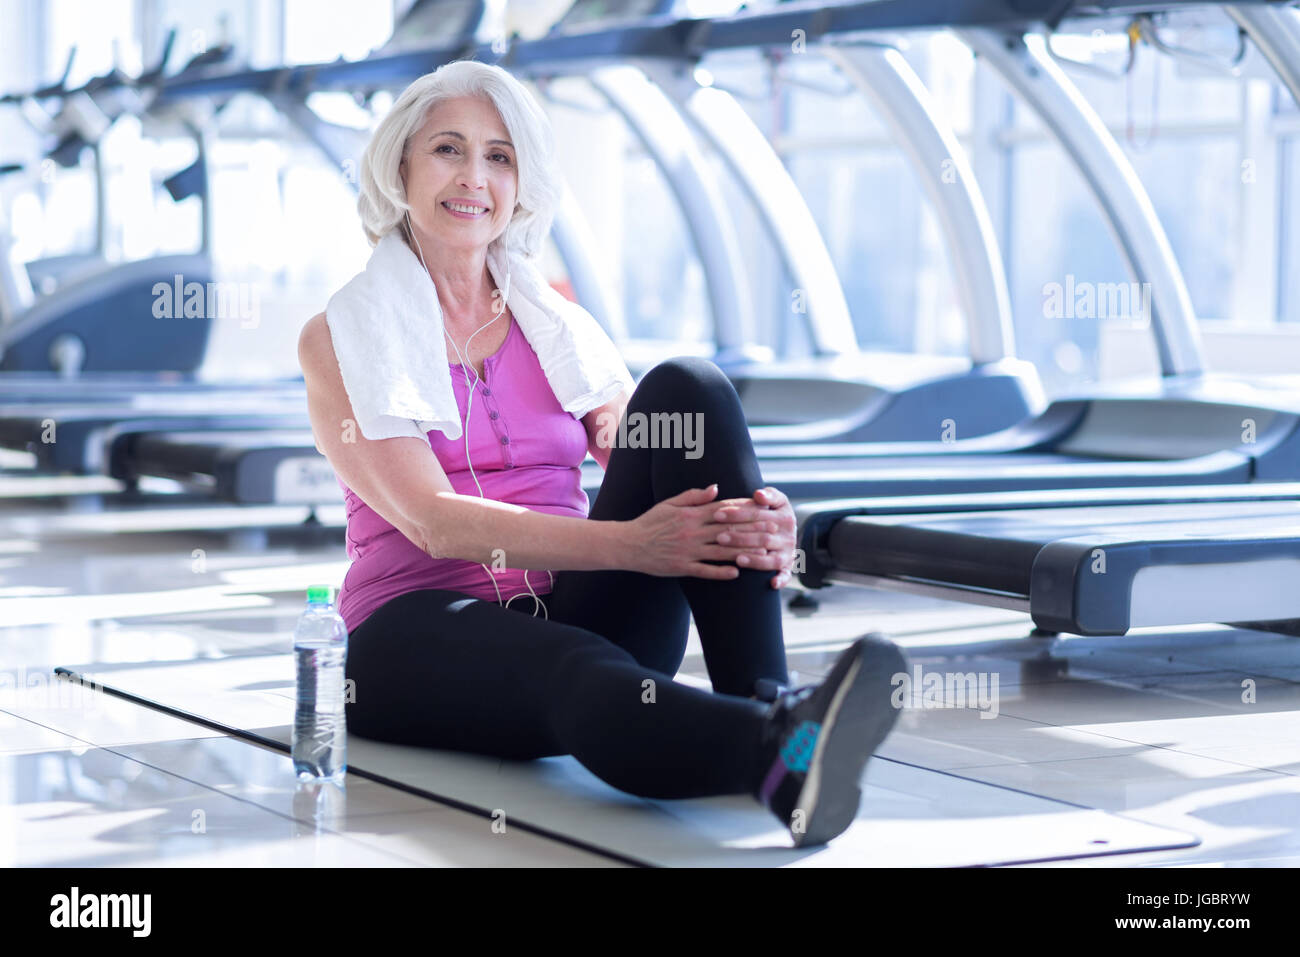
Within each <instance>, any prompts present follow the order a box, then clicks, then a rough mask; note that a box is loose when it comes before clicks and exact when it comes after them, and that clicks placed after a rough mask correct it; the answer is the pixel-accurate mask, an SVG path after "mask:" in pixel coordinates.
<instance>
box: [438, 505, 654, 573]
mask: <svg viewBox="0 0 1300 957" xmlns="http://www.w3.org/2000/svg"><path fill="white" fill-rule="evenodd" d="M436 499H437V501H436V502H434V503H433V504H432V506H431V508H430V510H429V511H430V512H431V513H432V514H430V515H429V516H428V517H427V518H426V520H425V521H422V522H421V523H420V525H421V528H422V530H423V532H424V536H423V537H424V545H423V547H424V550H425V551H426V552H427V553H428V554H429V555H431V556H432V557H434V558H459V559H463V560H465V561H474V562H482V563H483V564H485V565H493V564H494V563H495V564H496V565H497V566H499V567H505V568H538V569H541V568H546V569H550V570H551V571H563V570H565V569H572V570H575V571H599V570H609V569H628V570H635V569H634V566H633V565H632V563H631V562H630V561H629V556H630V554H631V550H630V549H629V548H628V543H627V540H626V534H627V524H628V523H626V522H616V521H593V520H592V519H589V518H577V517H573V516H568V515H548V514H547V513H545V512H535V511H533V510H531V509H527V508H524V507H523V506H522V505H510V504H507V503H505V502H498V501H495V500H493V499H483V498H478V497H477V496H473V495H459V494H457V493H455V492H441V493H439V494H438V495H437V496H436Z"/></svg>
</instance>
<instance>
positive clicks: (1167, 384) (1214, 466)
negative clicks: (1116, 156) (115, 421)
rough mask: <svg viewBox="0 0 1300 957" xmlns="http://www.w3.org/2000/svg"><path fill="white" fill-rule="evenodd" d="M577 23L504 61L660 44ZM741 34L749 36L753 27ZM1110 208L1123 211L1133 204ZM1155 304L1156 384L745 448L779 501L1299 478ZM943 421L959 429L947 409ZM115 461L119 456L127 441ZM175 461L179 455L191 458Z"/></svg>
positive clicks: (143, 462)
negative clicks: (907, 433)
mask: <svg viewBox="0 0 1300 957" xmlns="http://www.w3.org/2000/svg"><path fill="white" fill-rule="evenodd" d="M885 6H888V5H877V4H862V3H858V4H849V5H845V6H844V7H839V8H835V10H836V15H837V16H845V17H848V16H853V17H856V18H858V19H857V20H855V21H853V22H855V23H856V22H858V21H862V22H863V25H865V20H866V19H869V18H870V17H872V16H874V15H875V11H877V10H883V8H884V7H885ZM919 12H920V13H924V14H926V15H927V16H929V15H934V14H935V13H936V10H932V9H929V7H927V8H926V10H924V11H919ZM895 13H897V11H895ZM788 16H791V17H796V18H797V17H800V16H805V12H804V11H799V12H798V13H797V14H796V13H794V12H793V11H792V12H791V13H790V14H788ZM864 18H865V19H864ZM763 20H764V16H763V15H761V14H760V15H755V16H749V17H737V18H731V19H725V20H721V21H710V22H709V26H710V30H709V31H706V34H707V38H712V39H713V40H716V42H717V43H719V44H720V45H725V44H726V43H728V42H731V41H730V40H729V39H728V37H729V36H730V35H731V34H732V33H735V32H741V33H744V32H745V31H746V30H748V31H750V33H752V29H751V28H752V26H753V24H755V23H757V22H761V21H763ZM792 22H793V21H792ZM742 27H743V29H742ZM591 29H592V31H593V32H592V33H591V34H584V35H581V36H572V37H571V36H567V35H562V36H555V35H547V36H546V37H543V38H541V39H540V40H537V41H529V42H528V43H525V44H520V45H519V46H518V48H517V49H515V50H514V51H512V54H511V62H512V66H513V64H515V63H520V62H528V61H530V59H531V60H536V61H538V62H546V61H547V58H548V57H551V58H552V59H553V58H554V57H555V56H556V55H558V54H557V53H555V52H554V51H556V50H557V48H559V49H560V50H563V51H566V52H567V53H568V54H569V55H581V49H582V48H580V47H576V46H575V45H576V44H579V43H580V41H582V42H586V43H587V44H588V45H591V44H596V45H597V46H599V47H601V48H602V49H603V48H604V47H605V46H608V44H609V43H612V42H614V41H615V40H617V41H618V42H619V43H623V44H631V46H632V50H633V52H635V51H636V50H638V49H640V46H638V44H640V45H645V44H649V43H650V42H651V40H654V41H655V42H657V43H660V44H661V45H662V43H664V42H667V39H666V38H665V35H664V33H663V29H664V28H663V24H662V23H661V22H659V21H655V22H654V23H651V24H649V25H644V26H634V27H631V28H627V30H626V31H619V30H604V31H602V30H601V29H600V28H599V23H596V24H593V25H591ZM702 35H704V34H702ZM747 35H748V34H747ZM763 35H766V34H763ZM592 37H594V38H595V39H592ZM744 42H745V43H750V42H753V37H752V36H748V39H746V40H744ZM535 44H536V45H541V46H542V49H541V50H540V51H539V52H534V53H531V54H530V53H529V48H530V47H531V46H533V45H535ZM742 45H743V44H742ZM697 46H698V44H697ZM618 49H620V50H621V49H622V47H618ZM656 49H657V48H656ZM547 51H552V52H549V53H548V52H547ZM575 51H576V52H575ZM1040 72H1043V71H1040ZM1037 96H1038V97H1039V99H1038V100H1036V101H1035V102H1036V103H1037V104H1038V105H1039V106H1040V107H1041V106H1042V105H1043V104H1044V103H1045V102H1046V100H1045V99H1044V97H1045V94H1043V93H1041V92H1039V93H1038V94H1037ZM1067 99H1070V102H1074V99H1072V98H1067ZM1084 125H1086V124H1084ZM1079 161H1080V163H1083V162H1084V161H1085V159H1084V158H1081V159H1080V160H1079ZM1111 161H1113V159H1112V160H1111ZM1090 162H1092V164H1093V166H1094V167H1097V166H1099V164H1100V163H1101V161H1099V160H1096V159H1091V160H1090ZM1090 172H1091V173H1092V174H1093V175H1092V177H1091V179H1092V181H1094V182H1095V183H1102V184H1106V183H1109V182H1110V180H1111V179H1113V180H1115V182H1116V183H1117V184H1118V185H1112V186H1111V187H1110V188H1111V193H1107V194H1106V198H1107V199H1108V200H1115V199H1116V196H1117V195H1119V196H1120V198H1122V192H1121V193H1116V192H1115V191H1117V190H1119V191H1122V190H1124V189H1128V190H1133V189H1135V188H1136V187H1134V185H1133V180H1132V177H1130V176H1118V175H1116V176H1109V175H1108V170H1106V169H1099V168H1090ZM1109 172H1113V171H1109ZM1121 172H1122V171H1121ZM1096 188H1097V189H1098V190H1100V189H1101V187H1100V186H1097V187H1096ZM1139 191H1140V190H1139ZM1111 205H1114V204H1111ZM1119 205H1120V206H1121V207H1122V208H1123V209H1125V210H1128V209H1130V208H1131V207H1138V206H1143V204H1140V203H1136V202H1134V203H1122V204H1119ZM1145 205H1146V206H1149V204H1145ZM1107 208H1110V206H1108V207H1107ZM1121 218H1122V217H1121ZM1120 227H1122V228H1120ZM1117 230H1118V231H1119V232H1120V234H1121V235H1122V236H1123V237H1124V239H1125V243H1126V246H1125V248H1126V249H1130V250H1136V251H1141V250H1142V249H1144V248H1145V247H1147V246H1155V247H1160V245H1161V244H1160V243H1157V242H1154V240H1153V239H1152V237H1157V238H1158V237H1159V236H1163V233H1162V232H1160V228H1159V224H1158V223H1157V222H1154V221H1152V220H1151V218H1150V217H1148V218H1146V219H1142V218H1138V219H1136V220H1133V221H1128V220H1125V221H1123V222H1122V223H1120V224H1118V225H1117ZM1165 245H1167V244H1165ZM1158 251H1159V250H1158V249H1157V252H1158ZM1132 255H1133V256H1134V257H1136V258H1135V262H1136V263H1137V266H1141V267H1142V269H1137V266H1135V269H1137V273H1138V275H1146V274H1147V272H1150V273H1151V274H1152V275H1155V276H1157V277H1160V276H1163V277H1164V278H1165V279H1166V280H1170V277H1169V276H1168V275H1165V274H1163V273H1161V272H1160V270H1161V269H1162V268H1165V267H1168V268H1171V269H1172V270H1173V272H1172V280H1171V281H1173V282H1174V284H1175V285H1178V284H1179V283H1181V278H1180V277H1179V276H1178V274H1177V267H1176V263H1175V264H1172V265H1171V264H1170V263H1167V262H1164V261H1163V260H1161V259H1160V258H1159V256H1156V254H1155V253H1152V254H1151V255H1152V256H1156V258H1155V260H1154V261H1153V262H1154V264H1153V263H1151V262H1146V261H1143V260H1140V257H1138V253H1137V252H1133V254H1132ZM1143 270H1146V271H1145V272H1144V271H1143ZM1166 300H1168V301H1169V302H1172V303H1173V305H1171V306H1170V307H1169V308H1167V309H1165V308H1158V309H1157V311H1156V313H1155V315H1154V317H1153V322H1152V328H1153V332H1154V334H1155V336H1156V339H1157V346H1158V351H1159V352H1160V355H1161V359H1162V366H1163V371H1164V372H1165V373H1166V374H1165V377H1164V378H1163V379H1162V381H1161V382H1160V383H1159V384H1157V385H1153V386H1146V385H1144V386H1140V387H1137V388H1127V387H1113V388H1111V389H1109V390H1108V391H1106V392H1103V393H1101V394H1097V395H1093V396H1088V397H1081V398H1073V399H1063V400H1059V401H1057V402H1054V403H1052V405H1050V406H1049V407H1048V408H1047V410H1046V411H1045V412H1044V413H1042V414H1041V415H1040V416H1038V417H1036V418H1034V419H1031V420H1030V421H1028V422H1025V423H1023V424H1020V425H1017V426H1013V427H1011V428H1009V429H1005V430H1002V431H1001V432H997V433H993V434H990V435H986V436H978V437H975V438H960V437H959V438H957V439H956V440H955V441H953V442H950V443H943V442H941V443H936V442H934V441H928V442H920V441H917V442H906V441H900V442H886V443H834V444H825V443H822V444H818V445H816V446H808V445H803V444H799V443H791V444H789V445H781V444H763V445H762V446H761V447H760V448H759V449H758V451H759V454H760V459H761V463H762V471H763V475H764V480H765V481H766V482H767V483H769V484H772V485H775V486H777V487H779V488H781V489H783V490H784V491H785V492H786V493H787V494H788V495H790V496H791V497H792V498H795V499H809V498H826V497H846V496H881V495H901V494H914V493H916V492H918V491H923V492H925V493H926V494H936V495H937V494H954V493H980V492H992V491H999V490H1008V489H1042V488H1047V489H1073V488H1089V487H1114V488H1123V487H1134V486H1148V487H1158V486H1168V485H1184V486H1197V485H1222V484H1229V483H1230V484H1243V483H1248V482H1258V481H1278V480H1294V479H1297V478H1300V435H1297V426H1298V425H1300V404H1297V400H1296V398H1295V397H1294V396H1286V395H1284V394H1283V395H1279V394H1275V393H1269V392H1268V391H1267V390H1264V389H1261V388H1252V387H1248V386H1244V385H1241V384H1240V383H1235V382H1232V381H1229V380H1227V379H1220V378H1215V377H1211V376H1206V375H1204V374H1202V373H1201V372H1200V368H1199V356H1198V355H1197V354H1196V349H1197V345H1196V340H1195V325H1194V317H1191V316H1190V315H1188V314H1185V310H1180V304H1181V298H1180V296H1178V295H1174V296H1172V297H1165V298H1164V299H1162V298H1161V296H1160V295H1156V296H1155V302H1156V305H1157V306H1158V307H1159V306H1161V304H1162V303H1163V302H1165V301H1166ZM952 411H953V410H952V409H950V408H949V409H943V408H939V407H936V408H935V409H934V415H935V418H936V420H937V421H936V422H934V425H935V426H936V427H938V426H940V424H941V423H942V422H943V418H941V417H940V414H941V413H943V412H947V413H949V414H950V415H951V414H952ZM956 418H957V422H956V424H957V425H958V426H959V427H960V425H961V423H960V409H958V410H956ZM1247 424H1249V428H1247V427H1246V426H1247ZM187 439H190V440H194V441H198V442H201V443H204V444H206V445H208V446H210V447H211V453H210V455H209V457H210V458H211V457H213V456H215V450H216V447H217V446H218V445H219V442H220V437H219V436H218V435H215V434H203V433H191V434H190V435H188V436H187ZM173 442H174V440H169V439H168V438H167V437H166V436H165V435H161V434H158V435H151V436H150V437H149V438H148V439H147V440H146V441H142V442H139V443H135V446H136V448H138V449H139V451H140V454H141V458H140V459H139V460H137V461H134V462H132V467H134V468H136V469H137V470H138V471H139V472H141V474H173V472H172V470H169V468H168V461H167V460H168V457H169V455H170V454H172V444H173ZM175 454H176V455H177V456H178V457H184V450H183V449H180V448H176V449H175ZM124 458H125V459H127V460H129V459H131V453H130V451H127V452H125V453H124ZM280 458H281V460H285V459H297V460H298V461H299V467H301V468H311V467H313V466H312V464H311V463H312V460H313V459H318V458H319V455H318V453H317V452H316V450H315V447H314V443H313V442H312V440H311V437H310V435H309V434H304V435H303V436H302V437H301V440H300V441H299V442H298V444H297V447H296V449H295V448H285V449H282V450H281V452H280ZM187 461H189V462H190V463H191V464H193V462H194V459H192V458H189V459H187ZM586 468H587V472H585V473H584V487H585V488H588V489H589V490H590V489H592V488H594V487H597V485H598V480H599V471H598V467H596V466H595V465H594V463H589V464H588V466H587V467H586Z"/></svg>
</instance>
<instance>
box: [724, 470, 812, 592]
mask: <svg viewBox="0 0 1300 957" xmlns="http://www.w3.org/2000/svg"><path fill="white" fill-rule="evenodd" d="M713 521H714V522H716V523H717V524H718V525H719V526H720V528H719V530H718V534H717V536H716V538H715V539H714V541H716V542H717V543H718V544H719V545H731V546H736V547H742V548H752V549H753V551H751V552H745V553H743V554H741V555H738V556H736V564H737V565H738V566H739V567H741V568H770V569H775V570H776V574H775V575H773V576H772V578H771V587H773V588H784V587H785V586H786V585H787V584H789V583H790V580H791V578H792V577H793V572H792V567H793V565H794V554H795V518H794V509H793V508H791V506H790V500H789V499H788V498H786V496H785V495H784V493H782V492H780V491H778V490H777V489H775V488H772V487H771V486H770V485H769V486H764V487H763V488H760V489H758V490H757V491H755V492H754V495H753V497H752V498H729V499H723V500H722V501H720V502H718V503H717V510H716V511H715V512H714V513H713Z"/></svg>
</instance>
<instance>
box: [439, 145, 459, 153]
mask: <svg viewBox="0 0 1300 957" xmlns="http://www.w3.org/2000/svg"><path fill="white" fill-rule="evenodd" d="M455 148H456V147H454V146H452V145H451V144H450V143H443V144H442V145H441V146H439V147H438V148H437V149H436V150H434V152H435V153H441V152H442V151H443V150H454V149H455Z"/></svg>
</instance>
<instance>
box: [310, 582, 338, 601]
mask: <svg viewBox="0 0 1300 957" xmlns="http://www.w3.org/2000/svg"><path fill="white" fill-rule="evenodd" d="M333 603H334V587H333V586H332V585H312V586H311V587H310V588H308V589H307V604H309V605H331V604H333Z"/></svg>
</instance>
